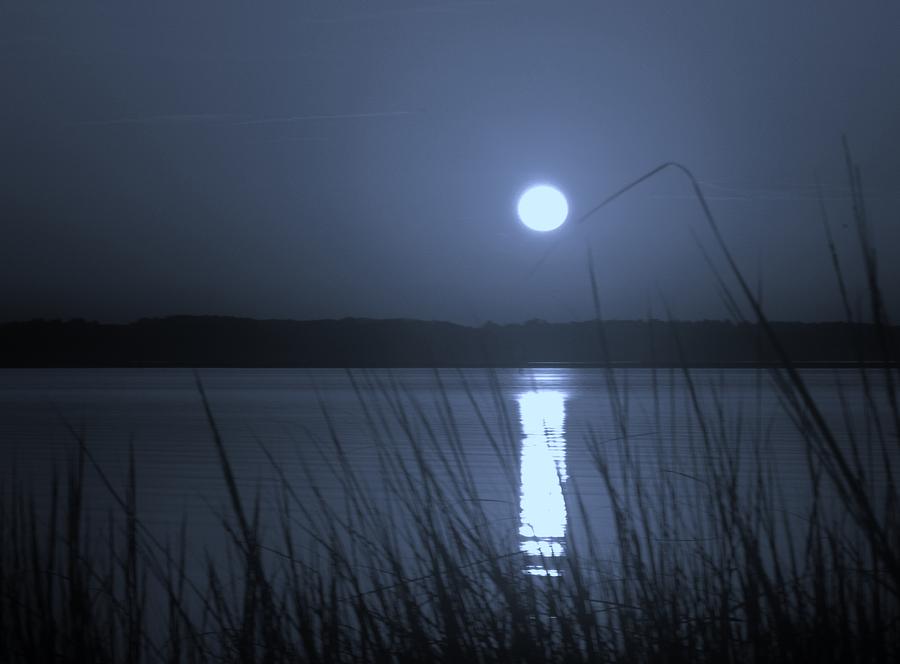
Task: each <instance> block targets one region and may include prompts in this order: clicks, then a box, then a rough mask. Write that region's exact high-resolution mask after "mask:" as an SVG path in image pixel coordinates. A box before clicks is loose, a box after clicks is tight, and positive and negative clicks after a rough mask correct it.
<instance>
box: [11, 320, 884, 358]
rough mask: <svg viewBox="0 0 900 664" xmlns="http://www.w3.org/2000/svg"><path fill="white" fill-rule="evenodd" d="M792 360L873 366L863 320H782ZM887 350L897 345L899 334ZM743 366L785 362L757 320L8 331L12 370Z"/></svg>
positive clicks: (276, 323) (32, 326)
mask: <svg viewBox="0 0 900 664" xmlns="http://www.w3.org/2000/svg"><path fill="white" fill-rule="evenodd" d="M774 328H775V331H776V332H777V334H778V336H779V338H780V339H781V341H782V343H783V344H784V346H785V348H786V349H787V351H788V353H789V355H790V357H791V358H792V360H793V361H795V362H798V363H806V364H810V363H813V364H816V363H817V364H823V365H829V364H840V363H848V362H858V361H866V362H876V361H881V360H883V359H884V354H883V352H882V350H883V346H884V344H883V343H882V342H881V341H879V339H878V335H877V334H876V331H875V329H874V328H873V327H872V326H870V325H866V324H847V323H774ZM887 346H888V347H893V348H900V328H898V327H896V326H894V327H890V328H888V335H887ZM606 362H612V363H614V364H627V365H642V366H671V365H676V366H677V365H682V364H684V365H690V366H741V365H746V364H758V363H762V364H766V363H777V358H776V356H775V354H774V351H773V349H772V348H771V347H770V345H769V344H768V343H767V342H766V340H765V338H764V336H763V335H762V334H761V331H760V330H759V329H758V327H757V326H756V325H753V324H749V323H744V324H736V323H731V322H727V321H696V322H686V321H678V322H666V321H659V320H646V321H604V322H597V321H584V322H573V323H547V322H544V321H540V320H532V321H528V322H526V323H522V324H509V325H498V324H495V323H487V324H485V325H482V326H481V327H466V326H463V325H456V324H453V323H446V322H435V321H419V320H403V319H395V320H373V319H358V318H345V319H341V320H315V321H294V320H255V319H249V318H231V317H219V316H174V317H169V318H155V319H142V320H138V321H135V322H133V323H128V324H121V325H119V324H106V323H98V322H92V321H84V320H70V321H48V320H33V321H27V322H15V323H6V324H3V325H0V365H2V366H4V367H87V366H96V367H104V366H108V367H132V366H134V367H150V366H173V367H186V366H205V367H211V366H222V367H453V366H494V367H503V366H515V367H521V366H528V365H532V364H540V363H550V364H562V365H567V364H573V365H579V364H605V363H606Z"/></svg>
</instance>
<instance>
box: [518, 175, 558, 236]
mask: <svg viewBox="0 0 900 664" xmlns="http://www.w3.org/2000/svg"><path fill="white" fill-rule="evenodd" d="M518 212H519V219H520V220H521V221H522V223H523V224H525V225H526V226H528V228H531V229H532V230H536V231H543V232H546V231H552V230H554V229H557V228H559V227H560V226H562V225H563V223H564V222H565V221H566V217H568V216H569V203H568V202H567V201H566V197H565V196H563V194H562V192H561V191H560V190H559V189H557V188H556V187H551V186H550V185H547V184H540V185H537V186H534V187H531V188H530V189H527V190H525V192H524V193H523V194H522V195H521V196H520V197H519V207H518Z"/></svg>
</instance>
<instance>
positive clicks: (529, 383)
mask: <svg viewBox="0 0 900 664" xmlns="http://www.w3.org/2000/svg"><path fill="white" fill-rule="evenodd" d="M199 375H200V379H201V380H202V383H203V385H204V387H205V390H206V393H207V396H208V399H209V403H210V406H211V409H212V411H213V414H214V416H215V419H216V422H217V425H218V427H219V429H220V431H221V434H222V438H223V440H224V443H225V446H226V448H227V450H228V452H229V455H230V458H231V461H232V464H233V466H234V469H235V474H236V476H237V481H238V485H239V486H240V487H241V490H242V492H243V493H244V495H246V496H248V497H251V498H252V496H253V495H254V492H255V491H257V490H258V489H259V490H260V496H261V500H262V505H263V515H264V516H265V514H267V513H269V512H270V511H274V510H275V509H276V503H277V500H278V495H279V492H278V491H277V487H278V486H280V479H281V478H282V477H283V478H286V479H287V480H288V481H289V482H290V483H291V485H292V486H293V487H294V488H295V490H296V491H297V492H298V493H299V494H300V496H301V498H303V497H305V498H306V499H308V500H309V501H310V502H311V504H312V503H314V502H315V500H316V499H317V498H316V497H317V496H324V500H326V501H332V502H333V503H334V504H339V503H340V501H341V500H342V493H343V492H344V489H345V481H346V471H345V470H337V469H336V467H337V466H338V465H339V461H340V457H339V455H338V452H337V450H338V449H340V450H341V451H342V452H343V453H344V455H345V458H346V459H347V460H348V463H349V464H350V468H352V471H353V472H354V473H355V474H356V475H357V476H358V477H359V478H361V480H362V481H363V482H364V483H368V484H367V486H370V493H371V497H372V499H373V500H379V499H380V497H384V492H385V491H386V489H385V487H384V485H383V483H381V482H380V480H379V476H380V475H381V474H383V471H384V458H385V451H386V450H388V451H396V453H397V459H401V460H403V459H406V460H408V461H409V462H410V464H411V465H410V466H409V467H410V468H414V467H415V466H414V461H415V458H416V457H415V453H414V451H413V450H412V448H411V446H410V440H414V441H418V444H419V445H420V448H421V449H424V450H425V454H426V456H427V457H428V459H431V462H432V463H433V464H434V466H435V468H437V473H438V475H441V474H442V473H443V474H444V476H445V478H446V477H449V476H451V475H452V472H450V467H451V466H452V465H453V463H454V462H453V461H452V459H457V458H462V459H464V460H465V465H466V467H467V469H468V472H469V473H470V476H471V479H472V482H473V484H474V485H475V487H476V490H477V491H478V495H479V498H480V499H481V500H483V501H484V504H485V505H488V506H489V508H488V513H489V514H490V515H491V526H490V527H492V528H494V529H496V530H498V531H503V532H505V533H506V534H508V536H509V538H510V541H511V542H512V541H513V540H514V541H515V542H516V543H515V544H512V545H511V546H517V547H518V549H519V550H520V552H521V553H522V554H524V555H523V560H524V562H523V569H524V571H526V572H529V573H534V574H547V575H553V574H555V573H556V568H555V565H554V563H553V561H554V559H556V558H558V557H560V556H564V555H565V546H566V535H567V533H570V532H571V531H572V529H574V528H581V527H582V526H583V525H584V524H581V526H579V525H578V522H579V521H580V520H582V519H583V518H585V515H586V517H587V519H588V520H589V521H590V522H591V523H590V525H591V528H592V529H593V532H594V533H595V536H597V534H598V533H599V537H600V538H601V539H604V538H605V539H607V540H609V541H610V542H611V538H612V532H613V519H612V513H611V503H610V497H609V492H608V490H607V486H606V484H605V483H604V481H603V479H602V477H601V473H600V472H598V467H597V458H598V457H597V453H598V452H599V454H600V457H601V458H602V460H603V461H604V462H605V463H606V464H608V469H609V474H610V481H611V482H612V483H613V485H614V486H620V487H622V486H625V485H626V484H627V480H628V479H629V477H633V475H634V473H635V472H640V474H641V476H642V478H643V479H644V481H645V482H646V483H647V486H648V487H650V488H651V491H652V487H654V486H659V487H662V485H663V483H662V480H663V479H664V478H672V477H679V478H683V479H684V481H683V483H682V485H681V489H679V490H678V492H676V493H673V494H672V495H667V496H666V497H665V498H664V499H665V500H684V501H686V503H687V502H689V501H691V500H692V499H694V497H693V494H694V493H696V492H695V491H693V490H692V487H694V488H699V487H700V486H701V485H702V483H703V482H704V481H705V480H704V477H705V475H704V473H706V472H708V466H707V465H706V463H705V462H706V461H708V460H709V459H708V458H707V457H713V458H715V457H716V456H717V455H718V453H719V452H723V451H724V453H725V454H724V458H728V459H732V460H734V461H735V462H737V465H736V466H735V468H736V470H735V473H736V475H737V476H739V477H740V478H741V480H742V483H743V484H744V485H746V486H751V485H752V483H753V481H754V480H755V478H756V477H757V474H758V471H759V470H760V468H761V466H764V467H765V468H766V469H767V472H768V471H771V472H772V473H773V475H772V476H773V477H776V478H777V481H778V484H779V486H780V488H781V490H782V491H783V506H784V508H785V509H786V511H788V512H791V513H792V514H793V515H794V517H796V518H802V513H803V510H804V508H805V507H804V506H805V505H806V503H807V502H808V500H809V495H810V489H809V478H808V454H807V449H806V447H805V446H804V444H803V442H802V438H801V437H800V436H799V435H798V434H797V430H796V427H795V425H794V423H793V422H792V421H791V418H790V417H789V416H788V415H787V414H786V413H785V411H784V408H783V406H782V403H781V397H780V396H779V394H778V391H777V390H776V389H775V388H774V387H773V385H772V384H771V380H770V378H769V375H768V374H767V373H766V372H765V371H763V370H753V369H739V370H695V371H693V372H692V376H693V378H694V380H695V382H696V385H697V390H698V404H699V407H700V408H702V409H703V410H704V412H705V413H706V415H705V417H704V419H705V420H706V424H707V425H708V427H709V430H708V431H707V432H706V434H707V436H708V439H707V440H709V441H711V444H712V446H713V447H712V448H710V447H705V446H704V444H703V440H704V438H703V431H702V429H701V428H700V426H699V424H698V420H697V418H696V417H694V415H693V413H694V409H695V408H696V407H697V405H695V404H694V403H693V402H692V400H691V396H690V392H689V391H688V390H687V389H686V383H685V381H684V378H683V376H682V375H681V372H680V371H678V370H657V371H652V370H648V369H623V370H617V371H616V373H615V375H614V380H615V384H614V385H611V384H610V382H609V379H610V376H609V375H608V374H606V373H605V372H604V371H603V370H600V369H553V368H541V369H521V370H498V371H493V372H488V371H486V370H462V371H455V370H441V371H440V372H434V371H431V370H407V369H404V370H393V371H388V370H367V371H354V372H347V371H344V370H303V369H272V370H258V369H247V370H244V369H204V370H202V371H201V372H200V374H199ZM803 376H804V378H805V380H806V381H807V383H808V385H809V386H810V389H811V391H812V392H813V394H814V395H815V397H816V398H817V401H818V403H819V404H820V408H821V409H822V411H823V412H824V413H825V414H826V416H827V417H828V418H829V419H830V420H832V421H834V422H835V423H836V430H837V431H838V432H839V433H840V432H842V431H846V423H848V422H849V423H850V424H851V427H852V428H853V429H854V430H856V431H857V432H862V431H864V430H866V425H865V422H866V419H865V409H864V404H863V402H862V399H861V398H860V397H861V394H862V391H861V383H860V378H859V375H858V373H857V372H856V371H855V370H843V369H842V370H831V369H821V370H808V371H804V372H803ZM351 379H352V380H351ZM839 385H840V386H841V387H840V389H839ZM611 388H613V389H612V391H611ZM878 389H880V388H878ZM842 391H843V394H844V399H843V400H842V398H841V392H842ZM612 393H614V394H615V395H617V397H618V399H619V401H618V406H616V403H617V402H616V400H615V399H613V398H611V394H612ZM842 404H843V406H842ZM617 411H618V412H619V413H620V416H619V417H618V418H617V417H616V412H617ZM329 423H330V426H329ZM623 427H624V428H623ZM870 429H871V427H870ZM73 430H74V431H76V432H79V433H80V434H81V435H83V438H84V440H85V441H86V443H87V447H88V450H89V451H90V454H91V457H92V459H93V460H94V461H95V462H96V464H97V465H98V466H99V467H100V469H101V470H102V471H103V473H104V474H105V475H106V476H107V478H108V479H109V480H110V482H111V483H112V484H113V486H114V487H116V488H117V489H121V488H122V487H124V486H125V483H126V477H127V467H128V454H129V448H131V447H133V450H134V455H135V458H136V466H137V475H138V477H137V486H138V493H137V496H138V510H139V515H140V516H141V518H142V519H143V521H144V522H145V523H146V524H147V525H148V526H149V527H150V528H151V529H153V530H154V531H155V532H157V533H159V534H160V537H165V536H166V535H167V534H169V533H171V532H173V531H174V529H175V528H176V527H177V526H178V525H179V524H180V523H181V521H182V519H183V518H187V520H188V523H189V524H190V537H191V538H192V539H194V540H197V542H196V543H201V544H202V545H203V546H206V547H209V548H215V547H216V546H217V542H218V541H219V540H220V539H221V537H222V536H223V535H222V533H221V527H220V518H219V516H218V513H219V512H220V511H227V493H226V491H225V483H224V481H223V477H222V471H221V468H220V465H219V463H218V461H217V456H216V449H215V447H214V444H213V439H212V435H211V431H210V426H209V423H208V422H207V419H206V416H205V414H204V410H203V407H202V402H201V398H200V394H199V391H198V388H197V384H196V381H195V378H194V375H193V373H192V372H191V371H188V370H181V369H68V370H60V369H48V370H2V371H0V441H2V443H0V445H2V449H0V463H2V464H3V465H4V471H3V478H4V479H3V481H4V482H6V483H7V484H6V486H7V487H9V486H11V484H10V482H11V479H12V478H11V476H12V475H15V481H16V482H18V483H19V484H20V485H22V486H24V487H26V488H27V489H28V490H29V491H30V493H31V494H32V495H34V496H35V498H36V500H37V504H38V508H39V511H40V510H41V509H45V508H46V505H47V501H48V497H49V493H50V485H51V477H52V473H53V469H54V467H55V468H57V470H58V471H59V472H60V473H63V472H64V471H65V465H66V462H67V460H68V459H71V458H72V457H73V456H74V454H75V452H76V450H77V443H76V440H75V436H74V435H73ZM488 434H490V436H489V435H488ZM840 435H841V440H843V441H844V444H848V443H847V436H846V434H840ZM335 441H337V444H336V442H335ZM338 445H339V447H338ZM264 450H265V451H264ZM592 450H593V452H592ZM266 451H267V452H268V453H269V454H271V457H272V458H273V459H274V460H275V465H274V466H273V464H272V462H271V461H270V459H269V457H268V456H267V454H266ZM863 451H864V454H863V458H862V461H861V463H862V464H863V465H864V466H865V467H866V468H867V472H869V474H870V479H871V481H872V482H873V483H875V484H877V483H878V482H879V481H882V480H883V472H882V471H883V469H884V465H883V463H882V462H881V461H879V460H877V459H876V456H875V451H874V450H867V449H864V450H863ZM448 458H449V459H451V461H450V462H447V461H446V460H447V459H448ZM442 459H443V461H442ZM629 464H630V465H629ZM629 469H630V470H629ZM444 471H446V472H444ZM880 472H882V475H879V473H880ZM629 473H630V476H629ZM86 477H87V480H86V491H87V506H88V512H89V514H90V515H91V518H92V519H94V520H95V521H100V522H102V521H103V519H104V518H105V514H106V512H107V510H108V509H110V507H111V506H113V505H114V501H113V499H112V498H111V496H110V493H109V491H108V489H107V487H106V486H104V484H103V482H102V481H101V480H100V478H99V476H98V474H97V473H96V471H94V470H93V469H90V468H89V470H88V473H87V475H86ZM670 488H671V487H670ZM660 490H662V489H660ZM576 491H577V494H578V495H579V496H580V499H581V501H582V502H583V504H584V505H585V506H586V509H585V510H584V512H582V511H581V510H580V509H579V510H578V511H577V514H576V513H575V510H573V508H572V501H571V496H572V495H573V494H574V493H575V492H576ZM451 493H452V492H451ZM660 497H661V498H663V497H662V496H660ZM698 509H699V508H698ZM792 518H793V517H792ZM264 520H265V519H264ZM542 558H543V559H542Z"/></svg>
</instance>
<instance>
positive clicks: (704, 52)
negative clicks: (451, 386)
mask: <svg viewBox="0 0 900 664" xmlns="http://www.w3.org/2000/svg"><path fill="white" fill-rule="evenodd" d="M898 26H900V5H898V4H897V3H887V2H827V3H825V2H821V1H792V2H784V1H777V2H775V1H769V0H766V1H756V2H740V3H739V2H721V1H716V2H691V3H674V2H669V1H662V0H660V1H657V2H600V1H593V2H530V1H525V0H522V1H515V0H506V1H505V0H497V1H495V2H490V1H484V2H465V1H459V2H452V1H449V0H447V1H443V2H436V1H432V2H410V1H405V2H389V1H387V0H378V1H376V0H368V1H366V2H349V1H342V2H327V3H304V2H284V3H266V4H265V7H263V6H262V5H260V4H259V3H254V4H252V5H251V4H250V3H242V4H241V5H237V4H232V3H224V4H223V3H196V2H190V3H186V2H179V3H128V4H127V6H126V5H125V3H117V4H115V5H113V4H112V3H104V4H100V3H97V4H89V3H67V4H66V5H65V6H63V5H62V4H49V3H46V4H45V3H40V4H38V3H19V2H14V3H3V4H2V5H0V83H2V90H3V103H2V104H0V148H2V155H3V157H2V161H0V169H2V172H0V214H2V224H3V230H2V243H0V247H2V249H0V253H2V256H0V258H2V260H0V298H2V302H3V303H4V304H3V309H2V318H3V319H6V320H10V319H21V318H31V317H49V318H56V317H64V318H68V317H84V318H96V319H101V320H130V319H134V318H138V317H143V316H159V315H167V314H177V313H185V314H229V315H240V316H253V317H261V318H268V317H274V318H323V317H344V316H367V317H412V318H425V319H446V320H454V321H458V322H463V323H481V322H484V321H485V320H489V319H491V320H495V321H516V320H525V319H529V318H534V317H540V318H546V319H549V320H568V319H579V318H586V317H588V316H589V315H590V311H591V310H590V305H589V287H588V281H587V276H586V266H585V258H584V257H585V248H584V245H585V242H587V243H589V244H590V246H591V247H592V248H593V251H594V254H595V257H596V259H597V264H598V273H599V279H600V292H601V295H602V297H603V302H604V308H605V313H606V315H608V316H610V317H619V318H632V317H643V316H644V315H646V314H647V312H648V310H651V309H652V310H653V311H654V312H655V313H657V314H660V313H661V312H662V307H661V301H662V299H661V298H664V299H665V300H666V301H667V302H668V303H669V305H670V306H671V308H672V310H673V312H674V314H675V315H677V316H679V317H681V318H722V317H725V315H726V314H725V311H724V309H723V307H722V305H721V303H720V301H719V297H718V295H717V292H716V289H715V283H714V280H713V279H712V278H711V277H710V274H709V269H708V267H707V266H706V264H705V263H704V261H703V259H702V254H701V252H700V251H699V249H698V247H697V244H696V241H695V239H694V236H695V235H696V237H697V238H699V240H700V241H701V242H703V243H704V244H705V245H706V246H708V247H710V248H711V246H712V245H711V242H710V238H709V237H708V235H707V233H706V229H705V228H704V227H703V225H702V220H701V218H700V216H699V214H698V210H697V207H696V204H695V202H694V201H693V200H691V198H690V197H689V196H688V194H689V191H688V189H687V186H686V183H685V182H683V181H682V180H681V179H679V177H678V176H677V175H676V174H674V173H672V174H667V175H664V176H662V177H660V178H658V179H656V180H654V181H652V182H650V183H648V184H646V185H644V186H643V187H642V188H641V189H639V190H636V191H634V192H632V193H631V194H629V195H628V196H627V197H625V198H623V199H622V200H620V201H618V202H617V203H616V204H615V205H613V206H611V207H609V208H607V209H606V210H604V211H603V213H602V214H601V215H598V216H597V217H596V218H594V219H593V220H592V222H591V223H590V224H589V225H588V230H587V231H586V232H585V233H582V234H573V233H572V232H571V229H569V232H568V233H567V236H570V237H568V239H566V240H565V241H564V242H563V243H562V244H561V245H560V247H559V249H558V250H557V251H556V252H555V253H554V254H553V255H552V256H551V258H550V259H549V260H548V261H547V262H546V264H544V265H543V267H542V268H541V269H540V270H539V271H538V272H537V273H536V274H535V275H534V277H532V278H531V279H527V278H526V275H527V274H528V272H529V271H530V269H531V267H532V266H533V265H534V264H535V262H536V261H538V259H539V258H540V256H541V255H542V254H543V253H544V252H545V250H546V247H547V246H548V244H549V243H551V242H553V237H552V235H551V236H549V237H548V236H546V235H538V234H535V233H534V232H529V231H528V230H527V229H525V228H524V227H522V226H521V225H520V224H519V223H518V221H517V220H516V218H515V202H516V197H517V195H518V193H519V192H520V191H521V190H522V188H523V187H524V186H526V185H527V184H529V183H531V182H535V181H549V182H552V183H555V184H556V185H557V186H559V187H560V188H561V189H563V190H564V191H565V192H566V194H567V195H568V196H569V202H570V206H571V208H572V211H573V214H575V215H577V214H579V212H581V211H583V210H585V209H588V208H590V207H592V206H593V205H594V204H596V203H597V202H598V201H599V200H600V199H602V198H603V197H604V196H605V195H606V194H608V193H609V192H611V191H613V190H615V189H616V188H618V187H619V186H621V185H622V184H624V183H625V182H627V181H628V180H630V179H632V178H634V177H636V176H637V175H639V174H641V173H642V172H644V171H646V170H649V169H650V168H652V167H653V166H655V165H656V164H658V163H659V162H662V161H666V160H670V159H674V160H678V161H681V162H684V163H685V164H687V165H689V166H690V167H691V168H692V169H693V170H694V171H695V172H696V174H697V175H698V177H699V178H700V179H701V180H702V181H703V183H704V187H705V189H706V191H707V192H708V194H709V195H710V198H711V200H712V203H713V206H714V211H715V212H716V213H717V215H718V216H719V218H720V222H721V226H722V230H723V233H724V234H725V236H726V238H727V239H728V241H729V242H730V243H731V245H732V247H733V248H734V251H735V253H736V254H737V256H738V259H739V261H740V262H741V264H742V265H744V266H745V267H746V268H747V270H748V272H749V273H750V274H751V276H752V278H753V279H754V280H756V278H757V272H758V271H759V272H761V274H762V283H763V285H764V292H765V299H766V302H767V303H768V305H769V308H770V312H771V314H772V315H773V316H774V317H776V318H780V319H808V320H812V319H836V318H840V317H841V314H840V308H839V307H838V305H837V298H836V288H835V286H834V279H833V276H832V275H831V272H830V267H829V261H828V257H827V253H826V251H825V241H824V237H823V233H822V231H821V226H820V222H819V215H818V209H817V204H816V201H815V196H814V188H813V187H812V184H813V183H814V182H815V178H816V176H818V178H819V179H820V180H821V181H822V183H823V186H824V191H825V195H826V198H827V204H828V210H829V213H830V215H831V218H832V222H833V225H834V231H835V233H836V235H837V238H838V243H839V249H840V251H841V255H842V257H844V258H846V260H847V261H848V262H849V263H851V264H853V265H856V263H857V262H858V260H857V259H858V250H857V248H856V246H855V244H854V237H855V236H854V234H853V230H852V228H845V227H844V226H843V224H844V223H847V222H848V221H849V219H850V215H849V201H848V200H847V189H846V185H845V179H844V174H843V170H842V169H843V161H842V154H841V148H840V136H841V133H842V132H846V133H847V134H848V136H849V139H850V142H851V145H852V146H853V148H854V151H855V156H856V158H857V160H858V161H859V162H860V164H861V166H862V169H863V177H864V181H865V184H866V187H867V191H868V194H869V205H870V212H871V216H872V219H873V227H874V232H875V236H876V238H877V241H878V246H879V252H880V254H879V255H880V257H881V258H882V268H883V276H884V279H885V282H886V283H887V284H888V286H889V288H888V291H889V299H890V300H891V302H893V303H894V304H895V305H896V304H897V303H900V296H898V287H897V286H894V285H895V284H896V285H900V261H893V260H892V256H893V255H894V254H900V119H898V118H900V46H898V39H897V34H898V33H897V30H898ZM851 273H853V274H855V272H854V271H853V270H851ZM853 288H854V289H856V286H855V285H854V286H853ZM895 311H896V309H895Z"/></svg>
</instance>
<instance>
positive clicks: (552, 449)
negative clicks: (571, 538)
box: [518, 390, 568, 576]
mask: <svg viewBox="0 0 900 664" xmlns="http://www.w3.org/2000/svg"><path fill="white" fill-rule="evenodd" d="M518 402H519V417H520V419H521V423H522V433H523V435H524V437H523V438H522V459H521V469H522V477H521V485H520V494H519V508H520V513H519V548H520V550H521V551H522V552H523V553H524V554H526V566H525V572H526V573H528V574H535V575H540V576H558V575H559V569H558V561H559V559H560V558H562V557H564V556H565V555H566V545H565V537H566V521H567V515H566V503H565V500H564V498H563V486H564V485H565V482H566V480H567V479H568V475H567V474H566V439H565V432H564V429H563V424H564V421H565V416H566V409H565V395H564V394H563V393H562V392H558V391H555V390H537V391H533V392H526V393H525V394H522V395H521V396H520V397H519V399H518Z"/></svg>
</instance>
